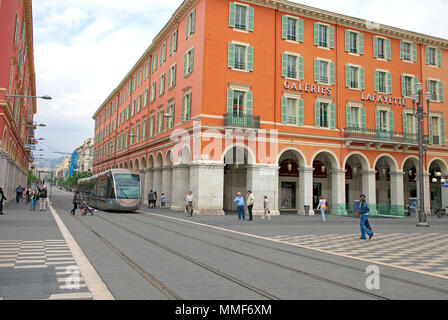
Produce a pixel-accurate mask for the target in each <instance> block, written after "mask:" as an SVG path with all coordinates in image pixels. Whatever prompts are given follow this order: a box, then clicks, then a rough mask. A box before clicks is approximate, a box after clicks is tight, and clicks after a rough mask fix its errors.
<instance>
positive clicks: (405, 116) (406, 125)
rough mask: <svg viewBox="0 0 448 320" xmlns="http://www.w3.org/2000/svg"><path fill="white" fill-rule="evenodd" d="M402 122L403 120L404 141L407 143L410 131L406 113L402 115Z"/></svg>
mask: <svg viewBox="0 0 448 320" xmlns="http://www.w3.org/2000/svg"><path fill="white" fill-rule="evenodd" d="M402 120H403V138H404V141H407V140H408V139H407V131H408V123H407V114H406V112H403V114H402Z"/></svg>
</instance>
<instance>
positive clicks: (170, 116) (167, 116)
mask: <svg viewBox="0 0 448 320" xmlns="http://www.w3.org/2000/svg"><path fill="white" fill-rule="evenodd" d="M163 117H164V118H178V119H182V120H185V121H189V120H193V121H201V120H200V119H194V118H184V117H176V116H174V115H172V114H170V113H165V114H164V115H163Z"/></svg>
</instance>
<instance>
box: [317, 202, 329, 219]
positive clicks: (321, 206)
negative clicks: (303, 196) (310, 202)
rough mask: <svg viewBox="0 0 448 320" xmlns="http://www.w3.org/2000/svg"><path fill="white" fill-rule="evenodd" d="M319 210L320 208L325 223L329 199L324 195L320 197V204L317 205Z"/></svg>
mask: <svg viewBox="0 0 448 320" xmlns="http://www.w3.org/2000/svg"><path fill="white" fill-rule="evenodd" d="M317 210H320V215H321V221H322V222H323V223H325V212H326V211H327V199H325V198H324V197H323V196H320V197H319V205H318V206H317Z"/></svg>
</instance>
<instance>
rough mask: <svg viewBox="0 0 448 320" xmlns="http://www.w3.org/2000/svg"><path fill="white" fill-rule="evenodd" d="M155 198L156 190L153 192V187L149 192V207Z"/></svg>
mask: <svg viewBox="0 0 448 320" xmlns="http://www.w3.org/2000/svg"><path fill="white" fill-rule="evenodd" d="M153 200H154V192H152V189H151V190H150V191H149V193H148V208H151V207H152V201H153Z"/></svg>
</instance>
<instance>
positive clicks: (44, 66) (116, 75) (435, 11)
mask: <svg viewBox="0 0 448 320" xmlns="http://www.w3.org/2000/svg"><path fill="white" fill-rule="evenodd" d="M182 2H183V0H163V1H160V0H57V1H55V0H34V1H33V28H34V61H35V69H36V91H37V95H44V94H46V95H50V96H52V97H53V100H42V99H37V114H36V115H35V121H36V122H37V123H44V124H46V125H47V126H46V127H38V129H37V130H36V133H35V136H36V138H44V140H43V141H41V143H40V144H39V147H38V149H44V151H40V152H35V155H40V154H43V155H44V156H45V157H46V158H56V157H60V156H61V155H62V152H67V153H71V152H73V151H74V150H75V149H76V148H77V147H79V146H80V145H82V143H83V142H84V140H85V139H87V138H91V137H93V136H94V121H93V119H92V116H93V114H94V113H95V112H96V110H97V109H98V107H99V106H100V105H101V104H102V103H103V102H104V100H105V99H106V98H107V96H109V94H110V93H111V92H112V90H114V89H115V88H116V87H117V85H118V84H119V83H120V82H121V80H122V79H123V78H124V76H126V74H127V73H128V72H129V70H130V69H131V68H132V67H133V66H134V64H135V63H136V62H137V60H138V59H139V58H140V57H141V55H142V54H143V53H144V51H145V50H146V49H147V48H148V47H149V46H150V44H151V42H152V40H153V39H154V37H155V36H156V35H157V34H158V33H159V31H160V30H161V29H162V28H163V27H164V26H165V24H166V23H167V22H168V20H169V19H170V18H171V16H172V15H173V13H174V12H175V11H176V9H177V8H178V7H179V6H180V4H181V3H182ZM292 2H297V3H301V4H304V5H308V6H312V7H316V8H320V9H324V10H328V11H332V12H336V13H340V14H345V15H348V16H352V17H356V18H360V19H365V20H367V21H372V22H377V23H380V24H386V25H389V26H393V27H397V28H401V29H406V30H410V31H415V32H419V33H423V34H427V35H431V36H435V37H439V38H444V39H448V0H426V1H422V0H338V1H336V0H301V1H298V0H294V1H292Z"/></svg>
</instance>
